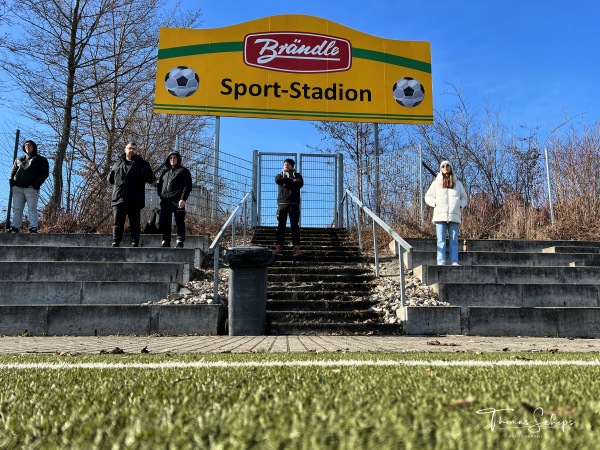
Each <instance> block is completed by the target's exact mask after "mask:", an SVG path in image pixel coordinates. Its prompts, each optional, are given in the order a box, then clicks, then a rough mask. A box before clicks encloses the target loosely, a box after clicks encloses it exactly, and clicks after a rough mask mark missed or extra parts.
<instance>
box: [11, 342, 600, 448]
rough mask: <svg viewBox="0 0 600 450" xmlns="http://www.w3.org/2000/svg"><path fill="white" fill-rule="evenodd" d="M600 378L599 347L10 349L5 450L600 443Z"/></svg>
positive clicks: (586, 445) (580, 445)
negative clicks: (552, 350)
mask: <svg viewBox="0 0 600 450" xmlns="http://www.w3.org/2000/svg"><path fill="white" fill-rule="evenodd" d="M471 364H475V365H471ZM599 375H600V361H599V357H598V355H597V354H590V353H586V354H573V353H569V354H531V353H527V354H483V355H476V354H472V353H471V354H469V353H443V354H442V353H439V354H438V353H436V354H431V353H426V354H424V353H421V354H419V353H411V354H368V353H360V354H357V353H335V354H330V353H327V354H254V355H239V354H227V355H206V354H203V355H193V354H192V355H177V356H168V355H77V356H68V355H67V356H11V357H9V356H4V357H0V384H1V386H2V390H1V393H0V448H6V449H9V448H10V449H13V448H32V449H37V448H39V449H48V448H70V449H71V448H81V449H90V448H92V449H93V448H132V449H154V448H173V449H188V448H189V449H192V448H193V449H198V448H200V449H202V448H214V449H249V448H252V449H270V448H273V449H288V448H289V449H338V448H342V449H365V448H366V449H404V448H406V449H428V448H439V449H488V448H511V449H515V448H517V449H518V448H548V449H558V448H569V449H578V448H581V449H583V448H597V443H598V442H600V431H599V426H600V421H599V419H600V383H598V382H597V380H598V378H599Z"/></svg>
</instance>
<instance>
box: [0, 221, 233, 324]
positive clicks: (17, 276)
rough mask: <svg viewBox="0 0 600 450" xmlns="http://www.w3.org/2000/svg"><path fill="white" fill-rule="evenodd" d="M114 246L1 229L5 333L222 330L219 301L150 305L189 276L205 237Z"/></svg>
mask: <svg viewBox="0 0 600 450" xmlns="http://www.w3.org/2000/svg"><path fill="white" fill-rule="evenodd" d="M160 240H161V237H160V236H158V235H142V237H141V239H140V245H141V247H138V248H131V247H129V245H128V244H129V241H128V240H127V237H125V239H124V241H123V244H124V245H123V247H120V248H112V247H111V246H110V244H111V242H112V237H111V236H110V235H96V234H88V235H79V234H58V235H55V234H42V233H40V234H27V233H23V234H20V233H19V234H7V233H3V234H0V333H2V334H5V335H10V334H23V333H27V334H30V335H74V336H89V335H92V336H93V335H108V334H157V333H158V334H173V335H175V334H218V333H223V332H224V323H225V308H224V307H223V306H222V305H145V304H144V303H147V302H149V301H156V300H160V299H162V298H165V297H167V295H169V294H170V293H173V292H176V291H178V290H179V285H180V284H183V283H186V282H187V281H189V279H190V275H191V272H192V270H193V268H194V266H197V267H199V266H200V264H201V263H202V261H203V259H204V255H205V254H206V253H207V251H208V245H209V242H210V241H209V239H208V237H207V236H188V237H187V238H186V248H184V249H177V248H159V245H160Z"/></svg>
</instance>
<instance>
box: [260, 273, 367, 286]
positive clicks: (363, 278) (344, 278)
mask: <svg viewBox="0 0 600 450" xmlns="http://www.w3.org/2000/svg"><path fill="white" fill-rule="evenodd" d="M325 270H327V269H325ZM374 279H375V276H374V275H372V274H366V275H365V274H364V272H363V273H362V274H345V273H331V272H329V271H327V273H321V274H319V275H318V276H317V277H315V274H314V273H298V272H294V273H271V272H269V283H275V284H278V283H281V284H285V285H289V284H290V283H311V284H319V285H323V284H330V283H338V284H339V283H345V284H347V283H358V284H362V283H368V282H369V281H372V280H374Z"/></svg>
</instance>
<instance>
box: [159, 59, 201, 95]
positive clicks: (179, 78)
mask: <svg viewBox="0 0 600 450" xmlns="http://www.w3.org/2000/svg"><path fill="white" fill-rule="evenodd" d="M198 86H200V77H198V74H197V73H196V72H194V71H193V70H192V69H190V68H189V67H186V66H177V67H175V68H173V69H171V70H169V73H167V76H166V77H165V87H166V88H167V91H169V94H171V95H174V96H175V97H189V96H190V95H192V94H193V93H194V92H196V90H197V89H198Z"/></svg>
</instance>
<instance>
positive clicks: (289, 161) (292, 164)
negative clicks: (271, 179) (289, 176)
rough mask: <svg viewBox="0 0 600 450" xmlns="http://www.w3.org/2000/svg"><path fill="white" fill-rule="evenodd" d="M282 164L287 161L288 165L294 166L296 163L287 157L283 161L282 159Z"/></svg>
mask: <svg viewBox="0 0 600 450" xmlns="http://www.w3.org/2000/svg"><path fill="white" fill-rule="evenodd" d="M283 162H284V164H285V163H289V164H290V166H292V167H294V166H295V165H296V163H295V162H294V160H293V159H292V158H287V159H286V160H285V161H283Z"/></svg>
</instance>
